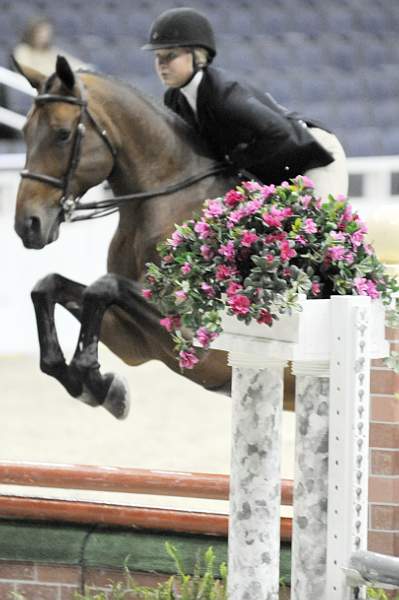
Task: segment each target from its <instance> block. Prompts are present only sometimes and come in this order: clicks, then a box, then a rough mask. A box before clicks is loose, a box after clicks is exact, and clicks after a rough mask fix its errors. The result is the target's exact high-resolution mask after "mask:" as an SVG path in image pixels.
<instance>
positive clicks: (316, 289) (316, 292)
mask: <svg viewBox="0 0 399 600" xmlns="http://www.w3.org/2000/svg"><path fill="white" fill-rule="evenodd" d="M311 291H312V294H313V296H319V295H320V292H321V287H320V283H318V282H317V281H313V282H312V288H311Z"/></svg>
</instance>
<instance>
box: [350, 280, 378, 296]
mask: <svg viewBox="0 0 399 600" xmlns="http://www.w3.org/2000/svg"><path fill="white" fill-rule="evenodd" d="M354 283H355V288H356V291H357V293H358V294H359V296H370V298H379V297H380V295H381V294H380V292H379V291H378V290H377V286H376V284H375V283H374V281H371V279H366V278H365V277H355V279H354Z"/></svg>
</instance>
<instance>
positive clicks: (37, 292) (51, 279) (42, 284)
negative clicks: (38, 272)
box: [31, 273, 61, 301]
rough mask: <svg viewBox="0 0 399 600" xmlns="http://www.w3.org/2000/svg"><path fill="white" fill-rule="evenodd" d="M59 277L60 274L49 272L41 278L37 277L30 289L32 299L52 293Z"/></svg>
mask: <svg viewBox="0 0 399 600" xmlns="http://www.w3.org/2000/svg"><path fill="white" fill-rule="evenodd" d="M60 279H61V275H58V273H49V274H48V275H46V276H45V277H43V278H42V279H39V281H38V282H37V283H35V285H34V287H33V289H32V291H31V298H32V300H33V301H34V300H35V299H36V298H40V296H45V295H49V294H52V293H53V292H54V290H55V289H56V288H57V286H58V284H59V282H60Z"/></svg>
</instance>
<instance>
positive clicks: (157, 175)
mask: <svg viewBox="0 0 399 600" xmlns="http://www.w3.org/2000/svg"><path fill="white" fill-rule="evenodd" d="M16 66H17V68H18V70H19V71H20V73H21V74H22V75H24V77H26V79H27V80H28V81H29V82H30V84H31V85H32V86H33V87H34V88H36V90H37V92H38V95H37V96H36V97H35V99H34V102H33V106H32V108H31V109H30V111H29V113H28V115H27V120H26V123H25V126H24V129H23V133H24V138H25V142H26V147H27V153H26V164H25V168H24V170H23V171H22V173H21V175H22V178H21V182H20V185H19V188H18V192H17V200H16V211H15V230H16V233H17V234H18V235H19V237H20V238H21V239H22V242H23V244H24V246H25V247H26V248H29V249H41V248H43V247H44V246H46V245H47V244H50V243H53V242H54V241H55V240H56V239H57V238H58V235H59V230H60V225H61V223H62V222H64V221H65V220H67V219H68V217H71V215H73V214H75V213H74V209H75V208H77V207H79V202H80V200H79V199H80V198H81V197H82V196H83V195H84V193H85V192H86V191H87V190H89V189H90V188H92V187H93V186H96V185H98V184H100V183H102V182H103V181H105V180H107V181H108V183H109V186H110V188H111V190H112V192H113V194H114V196H115V199H116V200H118V199H119V200H118V201H117V202H116V203H115V206H116V209H117V210H118V211H119V220H118V224H117V228H116V231H115V233H114V235H113V238H112V240H111V243H110V246H109V249H108V258H107V273H106V274H105V275H104V276H102V277H100V278H99V279H97V280H96V281H94V283H92V284H91V285H87V286H86V285H83V284H81V283H78V282H75V281H71V280H70V279H67V278H65V277H63V276H62V275H60V274H57V273H53V274H49V275H47V276H45V277H44V278H42V279H41V280H40V281H38V282H37V284H36V285H35V286H34V288H33V290H32V293H31V297H32V301H33V304H34V308H35V313H36V320H37V329H38V338H39V345H40V368H41V370H42V371H43V372H44V373H46V374H48V375H50V376H52V377H54V378H55V379H57V380H58V381H59V382H60V383H61V384H62V385H63V386H64V387H65V389H66V390H67V391H68V393H69V394H70V395H72V396H73V397H75V398H77V399H79V400H81V401H83V402H85V403H87V404H89V405H90V406H99V405H101V406H103V407H104V408H105V409H106V410H108V411H109V412H110V413H111V414H112V415H113V416H114V417H116V418H117V419H123V418H125V417H126V416H127V414H128V410H129V390H128V388H127V386H126V384H125V382H124V380H123V379H122V378H121V377H120V376H118V375H117V374H115V373H105V374H102V373H101V371H100V365H99V362H98V342H99V340H101V341H102V342H103V343H104V344H105V345H106V346H107V347H108V348H109V349H110V350H111V351H112V352H113V353H115V354H116V355H117V356H118V357H120V358H121V359H122V360H123V361H124V362H125V363H127V364H128V365H131V366H137V365H140V364H143V363H145V362H147V361H149V360H154V359H155V360H160V361H162V362H163V363H164V364H165V365H167V366H168V367H169V368H170V369H172V370H173V371H175V372H176V373H178V374H181V375H183V376H185V377H187V378H188V379H190V380H191V381H193V382H195V383H197V384H199V385H201V386H203V387H204V388H206V389H208V390H215V391H220V390H221V391H226V390H227V393H229V392H228V390H229V388H230V385H231V368H230V367H229V366H228V364H227V360H226V353H225V352H222V351H218V350H209V351H206V352H205V351H204V352H203V353H202V355H201V359H200V361H199V363H198V364H197V365H196V366H195V368H194V369H192V370H184V371H182V370H181V369H180V367H179V365H178V361H177V357H176V353H175V351H174V349H173V340H172V338H171V336H170V334H169V333H168V332H167V331H166V330H165V329H164V328H163V327H162V326H161V325H160V322H159V321H160V319H161V318H162V314H161V312H160V310H158V308H157V307H156V306H155V304H153V303H151V302H150V301H148V300H146V299H145V298H144V297H143V294H142V286H143V281H144V275H145V271H146V263H148V262H155V263H159V260H160V258H159V256H158V253H157V250H156V247H157V244H158V243H159V242H160V241H161V240H164V239H166V238H167V237H168V236H169V235H170V234H171V233H172V231H173V229H174V224H175V223H181V222H183V221H185V220H187V219H188V218H190V217H191V216H192V215H193V213H194V212H196V211H198V210H199V209H200V207H201V205H202V203H203V201H204V200H205V199H207V198H213V197H216V196H220V195H221V194H223V193H225V192H226V191H227V190H228V189H230V188H232V187H234V186H235V185H236V184H237V183H238V180H237V175H236V174H235V173H232V172H231V170H230V171H226V170H225V169H221V168H216V167H215V160H214V159H213V158H212V157H210V156H209V155H208V153H207V152H206V151H205V149H204V148H203V147H202V145H201V143H200V142H199V141H198V139H197V137H196V136H195V135H194V134H193V132H192V130H191V129H190V128H189V126H187V125H186V124H185V123H184V121H183V120H182V119H181V118H180V117H178V116H177V115H175V114H174V113H172V112H171V111H169V110H168V109H167V108H165V107H163V106H162V105H160V104H158V103H157V102H156V101H154V100H152V99H150V98H149V97H147V96H146V95H145V94H143V93H142V92H141V91H139V90H137V89H136V88H135V87H133V86H131V85H130V84H127V83H125V82H121V81H118V80H117V79H114V78H112V77H110V76H107V75H102V74H99V73H96V72H94V71H88V70H78V71H76V72H73V71H72V69H71V67H70V65H69V63H68V61H67V60H66V59H65V58H64V57H58V59H57V61H56V65H55V72H54V73H53V74H52V75H51V76H50V77H49V78H47V77H45V76H44V75H43V74H41V73H39V72H38V71H36V70H34V69H32V68H28V67H26V66H23V65H18V64H16ZM154 189H155V190H158V193H157V192H151V190H154ZM123 200H126V201H123ZM110 205H111V206H114V204H112V203H111V204H105V205H102V210H100V212H102V213H106V212H107V209H108V208H109V206H110ZM87 206H88V205H87ZM87 206H86V208H87ZM96 208H97V210H98V209H99V207H98V206H97V207H96ZM72 220H73V219H72ZM56 304H59V305H61V306H63V307H64V308H65V309H66V310H67V311H69V312H70V313H71V314H72V315H73V316H74V317H75V318H76V319H78V321H80V324H81V327H80V333H79V338H78V342H77V346H76V350H75V352H74V355H73V357H72V360H71V361H70V363H69V364H67V362H66V360H65V357H64V354H63V352H62V349H61V347H60V344H59V342H58V338H57V331H56V325H55V320H54V312H55V305H56ZM290 404H292V401H291V400H290V399H288V400H287V402H286V406H285V407H286V408H287V405H288V408H290V406H289V405H290Z"/></svg>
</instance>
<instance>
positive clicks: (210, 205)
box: [204, 200, 224, 219]
mask: <svg viewBox="0 0 399 600" xmlns="http://www.w3.org/2000/svg"><path fill="white" fill-rule="evenodd" d="M223 213H224V208H223V206H222V203H221V201H220V200H208V201H207V204H206V209H205V210H204V215H205V217H206V218H207V219H213V218H214V217H220V215H222V214H223Z"/></svg>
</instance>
